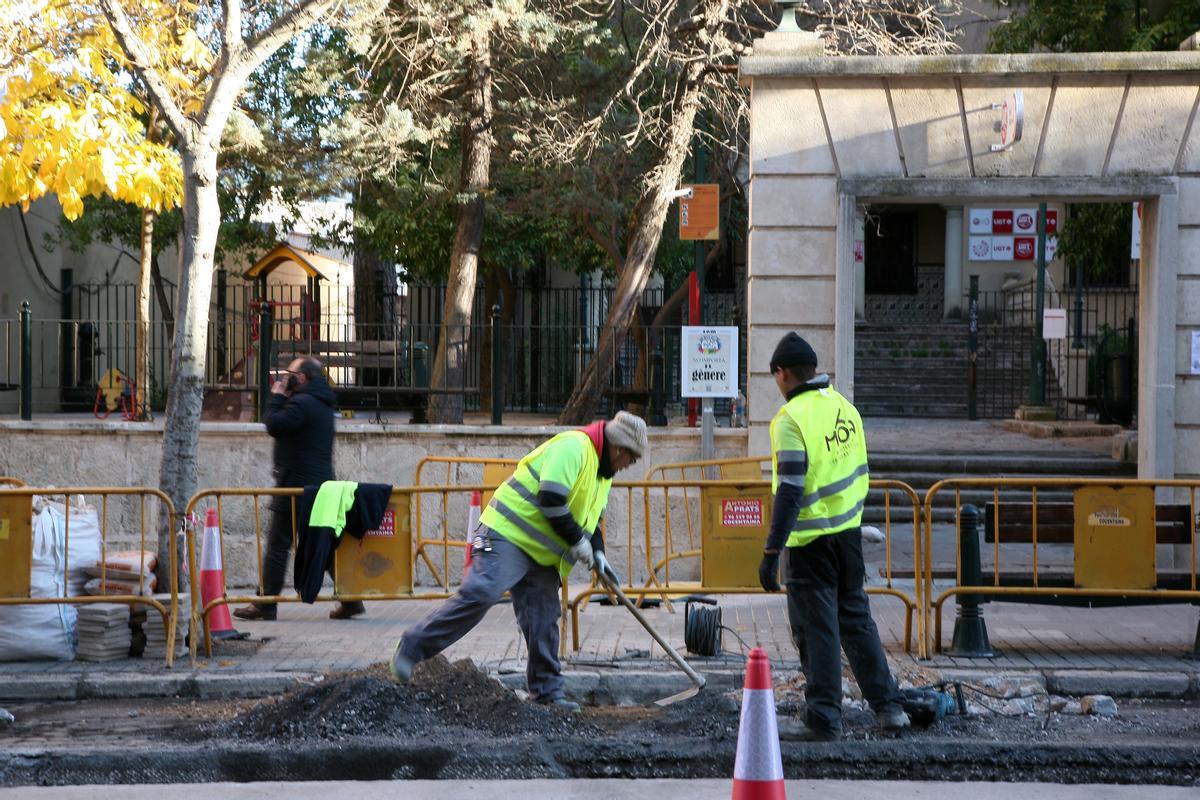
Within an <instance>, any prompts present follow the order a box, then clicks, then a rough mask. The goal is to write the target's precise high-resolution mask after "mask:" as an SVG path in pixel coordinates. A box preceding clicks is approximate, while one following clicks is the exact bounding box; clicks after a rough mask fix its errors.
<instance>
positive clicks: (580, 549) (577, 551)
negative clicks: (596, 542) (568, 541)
mask: <svg viewBox="0 0 1200 800" xmlns="http://www.w3.org/2000/svg"><path fill="white" fill-rule="evenodd" d="M568 552H569V553H570V554H571V560H572V561H574V562H575V563H576V564H583V565H584V566H585V567H587V568H588V569H591V568H592V564H593V563H594V561H595V559H594V557H593V556H592V543H591V541H590V540H589V539H588V538H587V537H586V536H585V537H583V538H582V539H580V540H579V541H578V542H576V543H575V544H573V545H571V549H570V550H569V551H568Z"/></svg>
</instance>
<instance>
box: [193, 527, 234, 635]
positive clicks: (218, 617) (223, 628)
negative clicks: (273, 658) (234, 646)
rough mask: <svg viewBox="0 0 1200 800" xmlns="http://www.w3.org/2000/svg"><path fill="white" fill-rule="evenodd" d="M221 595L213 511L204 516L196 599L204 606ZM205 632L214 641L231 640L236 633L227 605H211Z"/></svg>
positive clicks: (218, 535)
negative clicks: (198, 589)
mask: <svg viewBox="0 0 1200 800" xmlns="http://www.w3.org/2000/svg"><path fill="white" fill-rule="evenodd" d="M224 596H225V569H224V567H223V566H222V564H221V527H220V525H219V524H218V522H217V510H216V509H215V508H210V509H208V513H207V514H206V515H205V517H204V541H203V543H202V545H201V548H200V600H201V602H202V603H203V604H204V605H208V604H209V603H210V602H212V601H213V600H216V599H217V598H219V597H224ZM208 629H209V632H210V633H211V634H212V637H213V638H214V639H231V638H233V637H235V636H239V635H240V634H239V633H238V632H237V631H236V630H234V628H233V620H232V619H230V617H229V606H228V605H227V604H222V605H219V606H214V607H213V609H212V610H211V611H209V612H208Z"/></svg>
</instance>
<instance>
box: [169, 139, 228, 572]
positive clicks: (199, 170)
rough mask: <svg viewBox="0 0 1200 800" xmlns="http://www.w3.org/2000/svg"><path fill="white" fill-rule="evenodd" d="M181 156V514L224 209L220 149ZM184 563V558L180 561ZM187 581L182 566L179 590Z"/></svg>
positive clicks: (176, 500)
mask: <svg viewBox="0 0 1200 800" xmlns="http://www.w3.org/2000/svg"><path fill="white" fill-rule="evenodd" d="M180 150H181V151H182V152H181V155H182V160H183V234H182V236H181V237H180V246H179V297H178V308H177V309H176V314H175V340H174V343H173V346H172V348H171V385H170V388H169V390H168V392H167V412H166V421H165V423H164V426H163V448H162V463H161V465H160V467H159V478H158V484H159V488H161V489H162V491H163V492H165V493H166V495H167V496H168V497H169V498H171V502H172V503H173V504H174V505H175V510H176V512H177V513H179V514H183V512H184V511H185V510H186V507H187V501H188V499H189V498H190V497H191V496H192V495H193V494H195V492H196V486H197V484H198V482H199V479H198V475H199V442H200V406H201V404H202V402H203V400H204V367H205V357H206V355H207V349H206V347H205V344H206V342H207V341H208V304H209V300H210V299H211V297H212V280H213V262H214V251H215V250H216V244H217V229H218V228H219V226H220V224H221V209H220V207H219V206H218V204H217V149H216V146H215V144H214V143H211V142H200V143H197V144H195V145H194V146H192V147H190V148H189V147H181V148H180ZM173 536H174V531H172V530H171V528H170V526H168V525H160V526H159V531H158V552H159V554H160V558H159V561H158V564H159V567H158V570H159V578H160V581H162V582H160V584H159V585H160V586H164V587H165V586H169V585H170V584H169V583H168V582H166V580H165V579H168V575H169V573H168V572H167V567H168V564H169V561H168V560H167V559H168V558H169V552H170V551H169V550H168V549H167V548H169V547H170V546H171V541H172V538H173ZM181 563H182V562H181ZM186 582H187V578H186V576H185V575H184V574H183V572H182V570H181V571H180V587H181V590H182V589H183V587H184V586H185V584H186Z"/></svg>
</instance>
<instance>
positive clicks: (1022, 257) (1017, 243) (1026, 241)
mask: <svg viewBox="0 0 1200 800" xmlns="http://www.w3.org/2000/svg"><path fill="white" fill-rule="evenodd" d="M1036 252H1037V239H1035V238H1034V237H1032V236H1016V237H1013V258H1014V259H1016V260H1017V261H1033V257H1034V254H1035V253H1036Z"/></svg>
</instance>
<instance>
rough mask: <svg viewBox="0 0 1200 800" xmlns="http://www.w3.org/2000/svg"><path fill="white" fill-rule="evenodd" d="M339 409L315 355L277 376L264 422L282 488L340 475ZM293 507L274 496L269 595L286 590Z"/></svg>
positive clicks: (348, 606)
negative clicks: (336, 460) (336, 455)
mask: <svg viewBox="0 0 1200 800" xmlns="http://www.w3.org/2000/svg"><path fill="white" fill-rule="evenodd" d="M336 410H337V402H336V396H335V395H334V393H333V389H331V388H330V387H329V382H328V381H326V380H325V371H324V367H322V365H321V362H320V361H318V360H317V359H315V358H312V357H311V356H304V357H301V358H297V359H295V360H293V361H292V363H291V364H289V365H288V368H287V372H286V373H284V374H282V375H277V376H276V378H275V381H274V383H272V384H271V397H270V398H269V400H268V402H267V412H266V415H265V416H264V417H263V422H264V423H265V424H266V426H267V433H268V434H270V435H271V438H273V439H274V440H275V450H274V454H273V459H274V464H275V485H276V486H277V487H279V488H285V487H286V488H296V489H302V488H304V487H305V486H316V485H319V484H321V483H323V482H324V481H331V480H333V479H334V477H333V432H334V424H333V417H334V414H335V413H336ZM292 508H293V498H291V497H272V498H271V503H270V509H271V528H270V532H269V533H268V534H267V547H266V552H265V553H264V554H263V560H262V565H263V566H262V571H263V574H262V581H263V582H262V594H263V595H264V596H266V597H271V596H275V595H278V594H279V593H280V592H282V591H283V580H284V576H285V575H286V574H287V566H288V558H289V557H290V556H291V551H292V530H293V525H292ZM364 610H365V609H364V608H363V604H362V603H361V602H358V601H355V602H351V603H338V606H337V608H335V609H334V610H333V611H330V612H329V617H330V619H349V618H351V617H356V616H358V615H359V614H362V613H363V612H364ZM276 613H277V607H276V605H275V604H274V603H254V604H252V605H248V606H244V607H242V608H239V609H237V610H235V611H234V612H233V615H234V616H235V617H238V618H239V619H249V620H273V619H275V615H276Z"/></svg>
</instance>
